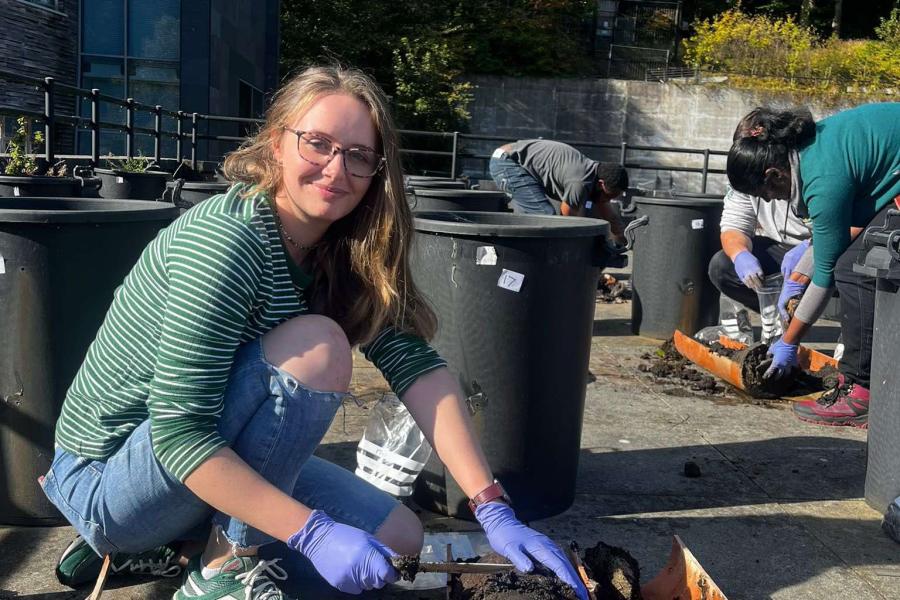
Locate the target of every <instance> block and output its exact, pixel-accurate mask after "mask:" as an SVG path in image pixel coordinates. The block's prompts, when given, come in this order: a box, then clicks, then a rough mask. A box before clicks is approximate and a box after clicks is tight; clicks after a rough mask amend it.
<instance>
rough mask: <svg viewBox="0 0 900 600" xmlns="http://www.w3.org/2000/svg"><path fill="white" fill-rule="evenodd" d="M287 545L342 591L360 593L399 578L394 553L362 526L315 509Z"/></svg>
mask: <svg viewBox="0 0 900 600" xmlns="http://www.w3.org/2000/svg"><path fill="white" fill-rule="evenodd" d="M287 545H288V546H289V547H291V548H293V549H294V550H297V551H298V552H300V553H301V554H303V555H304V556H306V558H308V559H309V560H310V561H311V562H312V564H313V566H314V567H315V568H316V571H318V572H319V575H321V576H322V577H323V578H325V580H326V581H327V582H328V583H330V584H331V585H332V586H334V587H336V588H337V589H339V590H340V591H342V592H346V593H349V594H359V593H361V592H362V591H363V590H371V589H375V588H382V587H384V586H385V585H387V584H388V583H393V582H395V581H397V579H399V578H400V573H399V572H397V570H396V569H395V568H394V567H393V566H392V565H391V562H390V560H389V559H390V557H392V556H395V555H396V553H395V552H394V551H392V550H391V549H390V548H388V547H387V546H385V545H384V544H382V543H381V542H379V541H378V540H376V539H375V538H374V537H373V536H372V535H370V534H368V533H366V532H365V531H363V530H362V529H357V528H356V527H351V526H350V525H343V524H341V523H336V522H335V521H334V519H332V518H331V517H329V516H328V515H326V514H325V513H324V512H322V511H321V510H314V511H313V512H312V514H311V515H310V516H309V519H308V520H307V521H306V525H304V526H303V529H301V530H300V531H298V532H297V533H295V534H294V535H292V536H291V537H290V538H289V539H288V541H287Z"/></svg>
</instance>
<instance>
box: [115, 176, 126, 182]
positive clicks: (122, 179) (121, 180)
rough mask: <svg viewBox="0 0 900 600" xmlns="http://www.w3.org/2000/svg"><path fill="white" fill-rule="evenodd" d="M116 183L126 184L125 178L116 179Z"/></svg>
mask: <svg viewBox="0 0 900 600" xmlns="http://www.w3.org/2000/svg"><path fill="white" fill-rule="evenodd" d="M116 183H125V178H124V177H116Z"/></svg>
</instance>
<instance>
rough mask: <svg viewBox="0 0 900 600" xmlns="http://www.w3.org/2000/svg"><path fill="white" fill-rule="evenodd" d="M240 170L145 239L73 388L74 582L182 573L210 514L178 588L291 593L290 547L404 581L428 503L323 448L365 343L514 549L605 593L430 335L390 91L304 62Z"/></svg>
mask: <svg viewBox="0 0 900 600" xmlns="http://www.w3.org/2000/svg"><path fill="white" fill-rule="evenodd" d="M225 172H226V174H227V175H228V176H229V177H230V178H231V179H232V180H234V181H237V182H238V183H236V184H235V185H234V186H232V188H231V189H230V190H229V191H228V193H227V194H225V195H223V196H218V197H215V198H212V199H210V200H208V201H206V202H203V203H202V204H200V205H198V206H196V207H195V208H193V209H191V210H190V211H188V212H187V213H185V214H184V215H183V216H182V217H181V218H179V219H178V220H177V221H176V222H175V223H173V224H172V225H171V226H169V227H168V228H167V229H165V230H164V231H162V232H161V233H160V235H159V236H158V237H157V238H156V239H155V240H154V241H153V242H152V243H151V244H150V245H149V246H148V247H147V249H146V250H145V251H144V253H143V255H142V256H141V258H140V260H139V261H138V263H137V264H136V265H135V267H134V268H133V270H132V271H131V273H130V274H129V275H128V276H127V278H126V279H125V282H124V284H123V285H122V286H121V287H120V288H119V289H118V290H117V291H116V294H115V300H114V301H113V304H112V306H111V308H110V310H109V313H108V314H107V316H106V320H105V321H104V323H103V325H102V327H101V329H100V331H99V333H98V334H97V338H96V340H95V341H94V343H93V344H92V346H91V347H90V350H89V352H88V355H87V358H86V359H85V362H84V364H83V365H82V367H81V369H80V371H79V372H78V375H77V377H76V378H75V381H74V383H73V384H72V386H71V389H70V390H69V392H68V395H67V398H66V401H65V405H64V407H63V411H62V415H61V416H60V419H59V422H58V424H57V429H56V441H57V446H58V450H57V452H56V455H55V457H54V460H53V464H52V466H51V469H50V471H49V473H48V474H47V476H46V478H45V479H44V482H43V485H44V490H45V493H46V494H47V496H48V497H49V498H50V499H51V501H53V503H54V504H55V505H56V506H57V507H58V508H59V509H60V510H61V511H62V512H63V514H64V515H65V516H66V517H67V519H68V520H69V521H70V522H71V523H72V524H73V525H74V526H75V528H76V529H77V531H78V533H79V534H80V537H79V539H78V540H76V542H75V543H74V544H73V545H72V546H70V548H69V549H68V550H67V552H66V553H65V554H64V556H63V557H62V559H61V561H60V564H59V566H58V568H57V572H58V574H59V575H60V577H61V579H63V580H65V581H68V582H70V583H78V582H79V581H83V580H84V579H85V576H84V573H85V572H87V571H91V569H93V571H92V572H96V568H95V566H94V567H91V568H89V565H91V563H92V561H90V560H84V559H85V556H86V555H87V554H90V551H89V550H87V547H88V546H89V547H90V548H91V549H93V550H94V551H96V552H97V553H98V554H100V555H104V554H107V553H108V554H112V555H114V556H115V560H114V562H115V563H116V564H117V565H126V564H129V563H130V564H131V565H132V566H135V567H137V569H138V570H140V568H141V565H154V569H155V570H156V571H157V572H166V569H164V568H163V567H167V566H170V565H171V555H172V551H171V550H170V549H168V548H167V547H166V544H168V543H169V542H170V541H172V540H177V539H183V538H185V537H188V536H189V533H190V532H191V531H195V530H197V529H201V530H204V529H205V530H206V531H209V530H210V524H211V533H210V534H209V537H208V541H207V543H206V546H205V549H204V550H203V552H202V554H200V553H198V555H197V556H196V557H195V558H194V559H193V560H191V562H190V563H189V564H188V566H187V571H186V573H185V579H184V584H183V585H182V587H181V589H180V590H179V592H178V593H177V594H176V596H175V597H176V598H178V599H181V598H204V599H212V598H232V597H238V596H240V597H242V598H248V599H250V598H282V597H284V596H283V595H282V593H281V592H280V591H279V590H278V588H276V586H275V585H274V584H273V582H272V581H271V579H270V578H271V577H276V578H283V577H284V571H283V570H282V569H281V566H282V565H279V564H278V561H279V560H285V559H274V560H271V561H267V560H263V559H260V558H259V556H258V553H257V552H258V549H259V548H260V546H263V545H265V544H270V543H275V544H280V545H282V549H283V550H284V552H282V554H283V555H287V557H288V558H287V559H286V560H294V559H296V560H297V561H300V562H306V561H308V562H309V563H311V564H312V566H313V567H314V568H315V570H316V571H317V572H318V573H319V574H320V575H321V576H322V577H323V578H324V579H325V580H327V581H328V582H329V583H330V584H331V585H333V586H334V587H336V588H338V589H339V590H342V591H345V592H350V593H359V592H361V591H362V590H368V589H373V588H380V587H382V586H384V585H385V584H387V583H389V582H392V581H394V580H396V579H397V577H398V573H397V572H396V571H395V570H394V568H393V567H392V566H391V564H390V562H389V559H390V557H391V556H392V555H394V553H402V554H410V553H412V554H418V552H419V551H420V549H421V545H422V535H423V534H422V526H421V524H420V523H419V520H418V518H417V517H416V516H415V514H413V513H412V512H411V511H410V510H409V509H407V508H406V507H404V506H402V505H401V504H399V503H398V502H396V501H395V500H394V499H393V498H391V497H390V496H387V495H386V494H384V493H382V492H380V491H379V490H377V489H375V488H374V487H372V486H370V485H368V484H366V483H365V482H363V481H362V480H360V479H358V478H357V477H355V476H354V475H353V474H352V473H350V472H349V471H345V470H343V469H341V468H338V467H336V466H335V465H332V464H330V463H327V462H325V461H323V460H320V459H318V458H316V457H314V456H312V453H313V450H315V448H316V446H317V445H318V444H319V441H320V440H321V438H322V436H323V435H324V434H325V432H326V430H327V429H328V427H329V424H330V423H331V421H332V418H333V417H334V414H335V412H336V411H337V409H338V408H339V407H340V405H341V403H342V402H343V401H345V399H347V397H348V394H347V390H348V386H349V383H350V377H351V366H352V360H351V347H352V346H354V345H356V344H362V345H363V351H364V353H365V354H366V356H367V357H368V359H369V360H371V361H372V362H373V363H374V364H375V365H376V366H377V367H378V368H379V369H380V370H381V372H382V373H383V374H384V376H385V378H386V379H387V380H388V382H389V383H390V385H391V387H392V389H393V390H394V391H395V392H396V393H397V395H398V396H400V397H401V398H402V400H403V401H404V403H405V404H406V406H407V407H408V408H409V410H410V412H411V413H412V415H413V416H414V417H415V419H416V421H417V422H418V423H419V425H420V426H421V428H422V430H423V431H424V433H425V435H426V436H427V437H428V439H429V441H430V442H431V443H432V445H433V447H434V448H435V450H436V452H437V453H438V455H439V456H440V458H441V459H442V460H443V461H444V463H445V465H446V466H447V468H448V469H449V471H450V472H451V473H452V475H453V477H454V478H455V479H456V481H457V482H459V484H460V486H461V487H462V489H463V490H464V491H465V492H466V493H467V494H468V495H469V496H470V497H472V498H477V499H480V500H481V503H480V504H479V505H478V507H477V509H476V517H477V518H478V521H479V522H480V523H481V525H482V526H483V527H484V530H485V532H486V534H487V536H488V540H489V541H490V543H491V545H492V546H493V547H494V549H495V550H496V551H497V552H499V553H501V554H503V555H505V556H507V557H508V558H509V559H510V560H511V561H513V562H514V563H515V564H516V566H518V567H519V568H520V569H523V570H530V569H531V568H532V567H533V563H532V559H534V560H535V562H541V563H543V564H544V565H546V566H548V567H549V568H551V569H552V570H554V571H555V572H556V573H557V574H558V575H559V576H560V577H561V578H562V579H563V580H564V581H566V582H567V583H569V584H570V585H572V586H573V587H575V588H576V589H577V590H578V592H579V594H580V595H581V597H582V598H585V599H586V598H587V592H586V591H585V590H584V587H583V586H582V585H581V584H580V582H579V580H578V577H577V575H576V574H575V572H574V570H573V569H572V567H571V566H570V565H569V564H568V563H567V561H566V559H565V558H564V556H563V554H562V553H561V552H560V550H559V549H558V548H557V547H556V546H555V545H554V544H553V543H552V542H551V541H550V540H549V539H548V538H547V537H545V536H543V535H541V534H539V533H537V532H536V531H534V530H532V529H529V528H528V527H526V526H525V525H523V524H522V523H521V522H519V521H518V520H517V519H516V518H515V515H514V513H513V511H512V509H511V508H510V507H509V506H508V505H507V504H506V503H505V501H504V497H503V495H502V493H501V491H500V490H499V489H498V487H497V486H496V485H495V484H494V480H493V476H492V474H491V471H490V469H489V467H488V465H487V462H486V460H485V457H484V455H483V453H482V450H481V448H480V447H479V445H478V443H477V440H476V438H475V437H474V435H473V433H472V430H471V427H470V423H469V420H468V415H467V413H466V411H465V410H464V408H463V403H462V401H461V391H460V390H459V387H458V384H457V383H456V381H455V379H454V377H453V376H452V375H451V374H450V372H449V371H448V370H447V368H446V365H445V362H444V361H443V360H442V359H441V358H440V357H439V356H438V355H437V354H436V353H435V352H434V350H433V349H431V348H430V347H429V346H428V345H427V344H426V343H425V342H424V341H423V339H425V338H428V337H429V336H431V335H432V334H433V333H434V330H435V318H434V315H433V314H432V312H431V311H430V310H429V309H428V307H427V306H426V305H425V304H424V302H423V301H422V298H421V296H420V295H419V293H418V291H417V290H416V288H415V286H414V285H413V282H412V281H411V279H410V274H409V266H408V247H409V243H410V237H411V232H412V218H411V215H410V212H409V209H408V207H407V205H406V200H405V198H404V193H403V182H402V174H401V169H400V160H399V150H398V142H397V134H396V131H395V130H394V127H393V124H392V123H391V120H390V117H389V114H388V111H387V108H386V102H385V98H384V96H383V94H382V92H381V91H380V90H379V89H378V88H377V86H376V85H375V84H374V83H373V82H372V81H371V80H369V79H368V78H367V77H365V76H364V75H362V74H361V73H359V72H357V71H353V70H344V69H340V68H312V69H309V70H307V71H305V72H304V73H302V74H300V75H299V76H297V77H295V78H294V79H293V80H291V81H290V82H288V83H287V84H286V85H285V86H284V87H283V88H282V89H281V90H280V91H279V92H278V94H277V95H276V97H275V98H274V100H273V103H272V106H271V107H270V109H269V111H268V113H267V118H266V123H265V125H264V126H263V127H262V129H261V130H260V132H259V133H258V134H257V135H256V136H255V138H253V139H252V140H250V141H249V142H248V143H247V144H245V146H244V147H242V148H241V149H240V150H238V151H237V152H235V153H233V154H232V155H230V156H229V157H228V159H227V160H226V162H225ZM154 549H155V550H154ZM288 549H289V550H288ZM134 553H144V555H143V556H142V557H134V556H133V554H134ZM151 556H155V557H157V558H158V559H160V560H162V564H160V560H154V559H151V558H150V557H151ZM93 563H94V564H95V563H96V561H93ZM306 564H308V563H306Z"/></svg>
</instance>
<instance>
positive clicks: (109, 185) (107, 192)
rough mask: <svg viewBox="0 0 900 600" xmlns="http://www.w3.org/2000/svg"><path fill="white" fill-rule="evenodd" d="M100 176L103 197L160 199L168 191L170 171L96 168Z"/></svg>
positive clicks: (100, 191) (100, 192)
mask: <svg viewBox="0 0 900 600" xmlns="http://www.w3.org/2000/svg"><path fill="white" fill-rule="evenodd" d="M94 173H96V174H97V177H99V178H100V190H99V194H100V197H101V198H128V199H129V200H159V199H160V198H162V195H163V192H165V191H166V181H168V180H169V179H171V178H172V175H171V174H170V173H164V172H161V171H144V172H142V173H130V172H127V171H120V170H117V169H94Z"/></svg>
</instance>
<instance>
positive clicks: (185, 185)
mask: <svg viewBox="0 0 900 600" xmlns="http://www.w3.org/2000/svg"><path fill="white" fill-rule="evenodd" d="M229 187H231V184H230V183H228V182H224V183H223V182H216V181H185V180H184V179H175V180H173V181H169V182H167V183H166V190H165V192H164V193H163V197H162V200H163V201H164V202H171V203H172V204H174V205H175V206H177V207H178V208H179V209H181V212H184V211H186V210H188V209H189V208H191V207H193V206H195V205H197V204H199V203H200V202H203V201H204V200H207V199H209V198H212V197H213V196H216V195H218V194H224V193H225V192H227V191H228V188H229Z"/></svg>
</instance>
